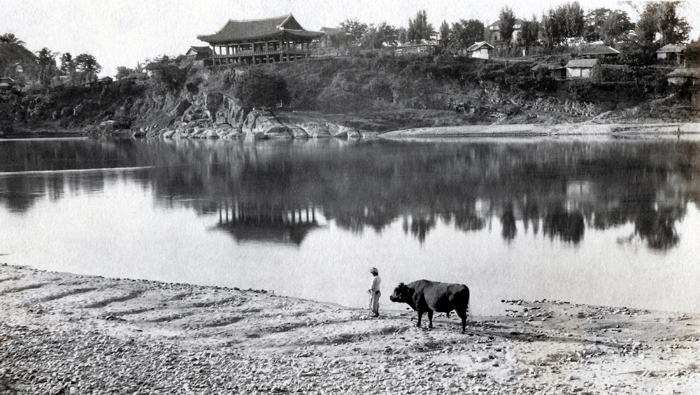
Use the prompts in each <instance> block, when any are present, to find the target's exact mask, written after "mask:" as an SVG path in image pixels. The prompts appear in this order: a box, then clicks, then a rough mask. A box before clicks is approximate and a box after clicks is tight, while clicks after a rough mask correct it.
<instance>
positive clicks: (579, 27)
mask: <svg viewBox="0 0 700 395" xmlns="http://www.w3.org/2000/svg"><path fill="white" fill-rule="evenodd" d="M560 7H561V8H563V14H564V17H565V20H566V23H565V24H566V34H565V35H564V37H565V38H576V37H581V36H583V28H584V19H583V8H581V5H580V4H579V3H578V1H574V2H573V3H566V4H565V5H563V6H560ZM561 12H562V11H560V13H561Z"/></svg>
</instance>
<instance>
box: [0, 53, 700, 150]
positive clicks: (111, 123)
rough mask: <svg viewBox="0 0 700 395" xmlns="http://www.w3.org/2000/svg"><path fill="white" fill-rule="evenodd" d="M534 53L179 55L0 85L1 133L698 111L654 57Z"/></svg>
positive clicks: (250, 132)
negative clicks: (122, 73)
mask: <svg viewBox="0 0 700 395" xmlns="http://www.w3.org/2000/svg"><path fill="white" fill-rule="evenodd" d="M535 64H537V61H534V60H519V61H517V62H513V61H493V60H491V61H484V60H480V59H451V58H450V59H441V58H435V59H433V58H413V57H388V58H372V59H365V58H327V59H315V60H310V61H305V62H291V63H284V64H283V63H279V64H269V65H258V66H254V69H243V68H231V67H218V68H203V67H201V66H198V65H194V64H191V63H187V62H181V63H178V64H176V65H169V66H168V67H164V68H162V69H161V70H160V71H158V72H160V73H161V74H158V72H156V73H154V74H152V75H145V74H142V75H137V76H132V78H127V79H124V80H121V81H115V82H114V83H112V84H96V85H91V86H80V87H55V88H52V89H49V90H40V91H35V92H23V93H22V94H20V95H15V94H13V93H8V92H6V93H0V115H2V116H0V123H2V124H3V125H2V128H1V129H2V131H4V132H5V133H6V134H10V133H12V132H15V131H17V130H19V131H36V130H41V129H47V130H76V129H77V130H84V131H85V132H86V133H88V134H89V135H93V136H98V135H107V134H115V133H116V134H129V135H133V136H136V137H155V136H160V137H166V138H243V137H249V138H324V137H348V138H358V137H359V138H361V137H368V136H373V135H376V134H377V133H383V132H386V131H391V130H396V129H405V128H411V127H432V126H459V125H469V124H530V123H540V124H556V123H567V122H581V121H587V120H593V119H598V120H604V121H606V122H658V121H692V120H696V119H697V118H698V111H697V108H696V107H694V106H693V105H692V101H691V100H690V99H689V97H687V95H685V96H684V94H683V92H681V91H680V90H679V89H677V88H674V87H669V86H668V84H667V83H666V80H665V78H664V77H663V76H664V75H665V74H664V73H665V72H667V71H666V70H663V69H656V68H650V69H648V70H645V71H643V72H640V71H638V70H637V71H635V72H634V74H629V75H627V74H624V73H618V74H616V75H615V76H614V78H613V77H611V74H609V73H608V74H606V73H603V72H600V73H598V74H597V75H598V76H597V77H596V78H595V79H592V80H579V81H560V80H555V79H552V78H550V77H549V76H547V75H542V74H537V73H533V72H532V71H531V69H532V66H533V65H535ZM174 66H177V67H174ZM251 70H254V74H255V73H256V74H263V75H268V76H272V77H273V78H277V79H278V80H283V81H284V84H285V87H284V89H286V90H287V91H288V92H285V93H286V94H285V95H281V97H285V98H286V99H285V100H281V101H279V102H278V103H272V104H268V105H264V106H261V105H254V104H251V103H250V102H249V101H246V100H242V99H241V97H240V96H239V95H237V93H236V92H239V91H240V89H238V90H237V84H239V83H240V81H241V79H240V76H241V75H244V74H251ZM162 73H170V74H162ZM173 73H175V74H173ZM623 74H624V75H623ZM628 77H629V78H628ZM635 78H636V79H635ZM254 93H255V92H254ZM261 95H264V93H261Z"/></svg>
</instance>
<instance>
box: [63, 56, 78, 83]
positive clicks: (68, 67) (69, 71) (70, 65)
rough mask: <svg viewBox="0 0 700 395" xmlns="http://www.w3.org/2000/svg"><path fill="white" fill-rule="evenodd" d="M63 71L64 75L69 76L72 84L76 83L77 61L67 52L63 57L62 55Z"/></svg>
mask: <svg viewBox="0 0 700 395" xmlns="http://www.w3.org/2000/svg"><path fill="white" fill-rule="evenodd" d="M61 71H62V72H63V73H64V74H66V75H68V78H69V79H70V82H71V84H74V83H75V78H76V75H77V73H76V69H75V59H73V56H72V55H71V54H70V52H66V53H64V54H63V55H61Z"/></svg>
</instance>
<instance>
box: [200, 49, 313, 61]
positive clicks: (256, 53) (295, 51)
mask: <svg viewBox="0 0 700 395" xmlns="http://www.w3.org/2000/svg"><path fill="white" fill-rule="evenodd" d="M310 54H311V51H307V50H302V49H276V50H272V49H271V50H267V51H265V50H263V51H239V52H238V53H231V54H223V55H219V54H213V55H212V57H213V58H214V59H228V58H240V57H247V56H267V55H310Z"/></svg>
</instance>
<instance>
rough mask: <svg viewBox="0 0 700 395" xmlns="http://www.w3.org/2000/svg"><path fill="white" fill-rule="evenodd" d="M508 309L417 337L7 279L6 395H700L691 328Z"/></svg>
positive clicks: (342, 322) (599, 311)
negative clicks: (290, 394) (462, 329)
mask: <svg viewBox="0 0 700 395" xmlns="http://www.w3.org/2000/svg"><path fill="white" fill-rule="evenodd" d="M386 293H387V294H388V293H389V291H388V290H387V292H386ZM475 302H476V301H473V303H475ZM387 303H388V302H387ZM504 303H506V304H507V305H508V306H507V311H508V314H507V315H505V316H498V317H472V320H471V321H470V323H469V325H468V327H467V332H468V333H467V334H461V333H460V331H459V323H458V322H459V321H458V318H457V317H456V316H455V315H454V314H452V315H451V316H450V318H446V317H445V316H444V315H439V316H437V319H436V327H435V328H433V329H432V330H428V329H425V328H422V329H418V328H416V327H415V326H414V325H415V320H413V317H414V315H415V314H414V313H412V312H410V311H407V310H405V309H404V307H403V306H401V305H387V304H384V305H383V307H384V310H383V312H384V315H383V316H382V317H381V318H379V319H370V318H367V316H366V312H365V311H364V310H361V309H351V308H345V307H341V306H336V305H330V304H326V303H318V302H314V301H309V300H300V299H295V298H290V297H281V296H276V295H274V294H271V293H268V292H265V291H256V290H238V289H227V288H217V287H202V286H194V285H187V284H166V283H158V282H150V281H135V280H125V279H107V278H102V277H91V276H79V275H73V274H67V273H54V272H44V271H37V270H34V269H29V268H22V267H15V266H7V265H3V266H0V306H2V308H1V309H0V360H2V361H3V363H2V364H1V366H0V393H7V394H14V393H21V394H24V393H27V394H90V393H100V394H102V393H121V394H124V393H128V394H134V393H138V394H148V393H161V394H174V393H182V394H207V393H222V394H224V393H256V392H260V393H268V392H302V393H353V394H354V393H392V394H393V393H397V394H403V393H406V394H407V393H486V394H574V393H576V394H608V393H632V394H639V393H648V392H651V393H655V394H678V393H681V394H692V393H698V392H700V362H699V361H698V351H700V327H699V326H698V325H700V316H695V315H687V314H681V313H668V312H655V311H642V310H633V309H628V308H623V307H599V306H587V305H572V304H569V303H566V302H557V301H531V302H526V301H505V302H504ZM388 308H392V309H393V310H388Z"/></svg>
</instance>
